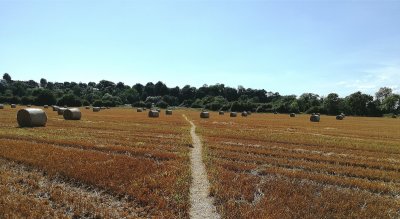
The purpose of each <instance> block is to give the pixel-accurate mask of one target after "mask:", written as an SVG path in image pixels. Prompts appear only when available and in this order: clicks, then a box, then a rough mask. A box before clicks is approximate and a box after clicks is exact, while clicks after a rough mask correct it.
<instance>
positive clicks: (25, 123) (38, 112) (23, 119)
mask: <svg viewBox="0 0 400 219" xmlns="http://www.w3.org/2000/svg"><path fill="white" fill-rule="evenodd" d="M17 121H18V125H19V126H20V127H36V126H45V125H46V122H47V115H46V113H45V112H44V110H42V109H35V108H31V109H20V110H19V111H18V113H17Z"/></svg>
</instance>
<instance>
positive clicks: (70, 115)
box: [63, 108, 82, 120]
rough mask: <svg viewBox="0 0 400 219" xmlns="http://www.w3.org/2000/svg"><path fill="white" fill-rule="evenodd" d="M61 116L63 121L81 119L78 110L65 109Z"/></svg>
mask: <svg viewBox="0 0 400 219" xmlns="http://www.w3.org/2000/svg"><path fill="white" fill-rule="evenodd" d="M63 116H64V119H65V120H80V119H81V117H82V113H81V111H80V110H79V109H78V108H71V109H66V110H65V111H64V114H63Z"/></svg>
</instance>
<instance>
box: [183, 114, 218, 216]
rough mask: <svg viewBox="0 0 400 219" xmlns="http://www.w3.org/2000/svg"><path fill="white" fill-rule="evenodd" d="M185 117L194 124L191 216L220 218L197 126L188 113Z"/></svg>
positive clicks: (191, 130) (191, 156)
mask: <svg viewBox="0 0 400 219" xmlns="http://www.w3.org/2000/svg"><path fill="white" fill-rule="evenodd" d="M183 117H184V118H185V119H186V120H187V121H188V122H189V123H190V125H191V126H192V127H191V129H190V135H191V136H192V142H193V148H192V151H191V155H190V162H191V170H192V184H191V186H190V203H191V207H190V212H189V215H190V218H196V219H197V218H220V216H219V214H218V213H217V211H216V208H215V206H214V205H213V198H212V197H210V196H209V193H210V183H209V182H208V178H207V172H206V169H205V165H204V163H203V160H202V147H203V145H202V143H201V140H200V138H199V136H197V135H196V126H195V124H194V123H193V122H192V121H190V120H189V119H188V118H187V117H186V115H183Z"/></svg>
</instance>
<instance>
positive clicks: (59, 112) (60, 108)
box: [57, 107, 67, 116]
mask: <svg viewBox="0 0 400 219" xmlns="http://www.w3.org/2000/svg"><path fill="white" fill-rule="evenodd" d="M66 109H67V108H64V107H59V108H58V109H57V113H58V115H59V116H62V115H64V111H65V110H66Z"/></svg>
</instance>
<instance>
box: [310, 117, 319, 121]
mask: <svg viewBox="0 0 400 219" xmlns="http://www.w3.org/2000/svg"><path fill="white" fill-rule="evenodd" d="M319 120H320V117H319V116H318V115H311V116H310V121H311V122H319Z"/></svg>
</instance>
